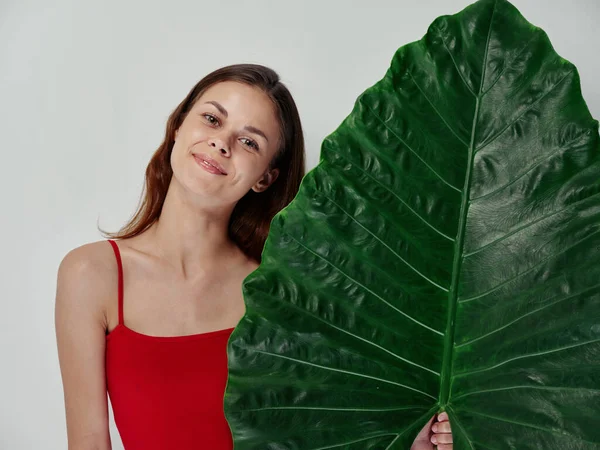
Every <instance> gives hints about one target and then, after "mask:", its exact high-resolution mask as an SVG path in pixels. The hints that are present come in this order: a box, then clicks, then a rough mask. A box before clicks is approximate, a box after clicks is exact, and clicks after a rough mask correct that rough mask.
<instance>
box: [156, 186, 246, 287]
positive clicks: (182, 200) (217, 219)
mask: <svg viewBox="0 0 600 450" xmlns="http://www.w3.org/2000/svg"><path fill="white" fill-rule="evenodd" d="M234 206H235V205H227V206H219V207H206V206H203V205H199V204H198V201H197V199H196V198H192V196H191V195H189V194H187V193H186V191H185V190H184V189H183V188H182V186H180V185H179V183H177V182H176V181H175V180H174V179H173V180H172V181H171V184H170V186H169V189H168V192H167V196H166V198H165V202H164V205H163V208H162V211H161V214H160V218H159V219H158V220H157V221H156V223H154V224H153V225H152V227H151V228H150V229H149V230H148V233H147V234H148V238H149V239H150V240H151V241H152V253H156V254H158V256H159V257H160V258H162V259H164V260H166V261H168V262H169V264H170V265H172V266H173V267H175V268H176V269H177V270H181V272H182V274H183V276H184V277H186V275H187V274H202V273H205V272H206V271H207V268H209V267H211V266H215V265H216V264H215V262H216V261H223V260H224V259H228V258H231V257H234V256H238V255H240V253H241V251H240V250H239V248H238V247H237V246H236V245H235V244H234V243H233V242H232V241H231V239H230V238H229V232H228V228H229V219H230V217H231V213H232V211H233V208H234Z"/></svg>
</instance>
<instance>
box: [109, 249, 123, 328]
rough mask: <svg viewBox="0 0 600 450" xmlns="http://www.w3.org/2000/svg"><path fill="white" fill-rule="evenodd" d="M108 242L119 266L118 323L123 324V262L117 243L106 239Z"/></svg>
mask: <svg viewBox="0 0 600 450" xmlns="http://www.w3.org/2000/svg"><path fill="white" fill-rule="evenodd" d="M108 242H110V245H112V248H113V250H114V252H115V256H116V258H117V266H118V267H119V325H123V263H122V262H121V252H120V251H119V247H118V246H117V243H116V242H115V241H113V240H112V239H108Z"/></svg>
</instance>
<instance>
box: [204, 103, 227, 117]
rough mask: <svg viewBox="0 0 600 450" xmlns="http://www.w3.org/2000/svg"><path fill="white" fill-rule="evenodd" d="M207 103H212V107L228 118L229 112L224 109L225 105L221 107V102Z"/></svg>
mask: <svg viewBox="0 0 600 450" xmlns="http://www.w3.org/2000/svg"><path fill="white" fill-rule="evenodd" d="M206 103H210V104H211V105H213V106H214V107H215V108H217V109H218V110H219V112H220V113H221V114H223V115H224V116H225V117H227V115H228V114H227V110H226V109H225V108H223V105H221V104H220V103H219V102H215V101H212V100H210V101H208V102H206Z"/></svg>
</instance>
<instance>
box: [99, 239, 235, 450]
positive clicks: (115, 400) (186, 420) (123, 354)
mask: <svg viewBox="0 0 600 450" xmlns="http://www.w3.org/2000/svg"><path fill="white" fill-rule="evenodd" d="M109 242H110V243H111V245H112V247H113V250H114V253H115V256H116V258H117V266H118V269H119V324H118V325H117V326H116V327H115V329H114V330H113V331H111V332H110V333H109V334H108V335H107V336H106V383H107V390H108V394H109V397H110V401H111V404H112V407H113V412H114V418H115V423H116V425H117V428H118V430H119V434H120V435H121V440H122V441H123V446H124V447H125V449H126V450H159V449H160V450H171V449H173V450H192V449H193V450H204V449H206V450H231V449H233V442H232V437H231V431H230V429H229V426H228V424H227V421H226V420H225V415H224V413H223V396H224V393H225V385H226V382H227V341H228V339H229V336H230V334H231V332H232V331H233V328H228V329H226V330H219V331H213V332H208V333H201V334H194V335H189V336H172V337H159V336H148V335H145V334H141V333H138V332H136V331H133V330H131V329H129V328H127V327H126V326H125V324H124V323H123V265H122V262H121V255H120V252H119V247H118V246H117V244H116V243H115V242H114V241H112V240H109Z"/></svg>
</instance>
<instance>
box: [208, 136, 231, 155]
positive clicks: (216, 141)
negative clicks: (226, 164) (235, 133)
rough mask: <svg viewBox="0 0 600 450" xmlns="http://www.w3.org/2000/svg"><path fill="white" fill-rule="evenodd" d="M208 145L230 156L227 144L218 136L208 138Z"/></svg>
mask: <svg viewBox="0 0 600 450" xmlns="http://www.w3.org/2000/svg"><path fill="white" fill-rule="evenodd" d="M208 145H210V146H211V147H213V148H216V149H217V150H219V152H221V154H222V155H223V156H230V154H231V152H230V151H229V146H228V145H227V144H226V143H225V141H223V140H222V139H220V138H218V137H213V138H210V139H209V140H208Z"/></svg>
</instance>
